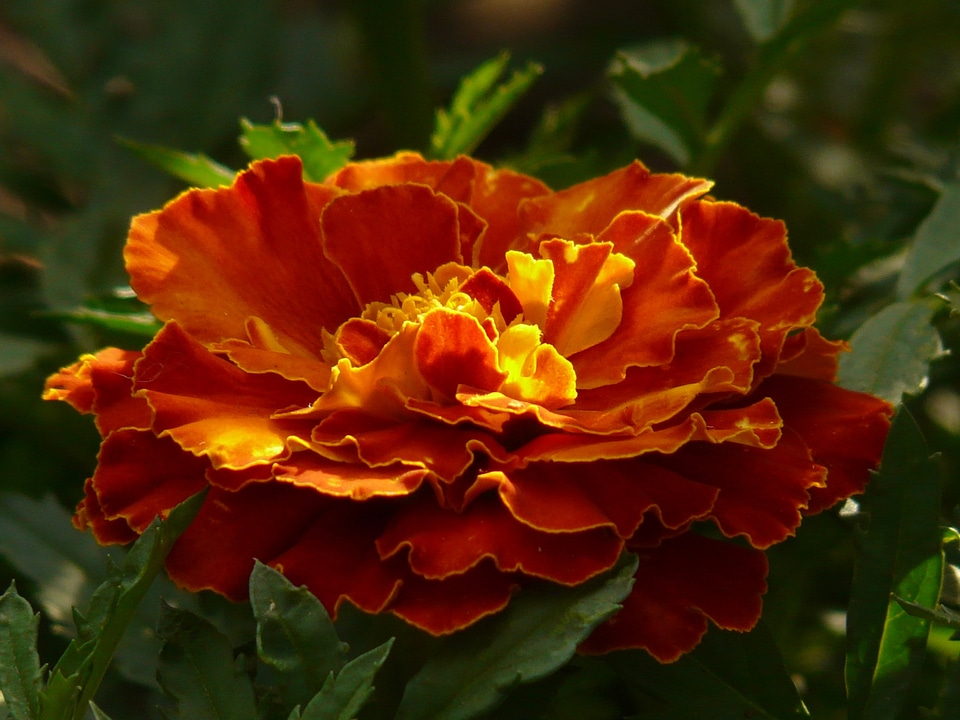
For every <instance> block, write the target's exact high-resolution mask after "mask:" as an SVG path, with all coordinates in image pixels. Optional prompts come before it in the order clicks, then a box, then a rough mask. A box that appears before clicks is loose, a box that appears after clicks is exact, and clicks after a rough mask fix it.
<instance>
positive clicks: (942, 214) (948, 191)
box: [897, 182, 960, 298]
mask: <svg viewBox="0 0 960 720" xmlns="http://www.w3.org/2000/svg"><path fill="white" fill-rule="evenodd" d="M957 263H960V183H956V182H954V183H948V184H947V185H945V186H944V188H943V192H942V193H941V194H940V198H939V199H938V200H937V202H936V204H935V205H934V206H933V210H931V211H930V214H929V215H927V217H926V218H924V220H923V222H921V223H920V225H919V226H918V227H917V233H916V235H915V236H914V239H913V242H912V243H911V244H910V248H909V249H908V250H907V259H906V261H905V262H904V265H903V270H902V271H901V272H900V279H899V281H898V282H897V295H898V296H900V297H901V298H906V297H909V296H911V295H913V294H915V293H917V292H919V291H920V290H922V289H923V286H924V285H925V284H926V283H927V282H928V281H930V280H931V279H933V278H934V277H935V276H937V275H939V274H941V273H943V272H944V271H946V270H947V269H948V268H950V267H951V266H954V265H956V264H957Z"/></svg>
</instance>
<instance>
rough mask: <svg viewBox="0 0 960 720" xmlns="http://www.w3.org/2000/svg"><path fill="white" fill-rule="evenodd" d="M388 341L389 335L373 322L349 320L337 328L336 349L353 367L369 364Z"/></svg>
mask: <svg viewBox="0 0 960 720" xmlns="http://www.w3.org/2000/svg"><path fill="white" fill-rule="evenodd" d="M389 340H390V335H389V333H387V331H386V330H384V329H383V328H381V327H380V326H379V325H377V324H376V323H375V322H373V320H365V319H363V318H350V319H349V320H347V321H346V322H345V323H344V324H343V325H341V326H340V327H339V328H337V335H336V342H337V347H338V348H339V349H340V352H342V353H343V356H344V357H346V358H348V359H349V360H350V362H352V363H353V364H354V365H366V364H367V363H368V362H371V361H372V360H373V359H374V358H376V357H377V355H379V354H380V351H381V350H383V347H384V345H386V344H387V342H388V341H389ZM324 389H326V388H324Z"/></svg>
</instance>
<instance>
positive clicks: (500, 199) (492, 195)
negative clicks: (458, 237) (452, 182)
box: [470, 167, 550, 272]
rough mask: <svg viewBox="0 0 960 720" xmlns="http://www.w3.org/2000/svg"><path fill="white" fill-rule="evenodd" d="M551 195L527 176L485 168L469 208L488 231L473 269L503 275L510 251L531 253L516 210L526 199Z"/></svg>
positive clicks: (478, 247)
mask: <svg viewBox="0 0 960 720" xmlns="http://www.w3.org/2000/svg"><path fill="white" fill-rule="evenodd" d="M549 192H550V189H549V188H548V187H547V186H546V185H544V184H543V183H542V182H540V181H539V180H537V179H536V178H532V177H530V176H528V175H522V174H520V173H517V172H513V171H512V170H493V169H491V168H489V167H486V168H484V171H483V172H482V173H480V175H479V176H478V178H477V182H476V185H475V187H474V193H473V197H472V198H471V200H470V206H471V207H472V208H473V209H474V210H475V211H476V212H477V214H478V215H479V216H480V217H482V218H483V219H484V220H485V221H486V223H487V229H486V232H484V234H483V237H482V238H481V239H480V241H479V242H478V243H477V244H476V245H474V248H473V254H472V256H471V260H472V261H473V265H474V267H488V268H491V269H493V270H496V271H497V272H500V271H502V270H503V269H504V257H505V255H506V253H507V251H508V250H523V251H527V250H532V249H533V243H532V241H531V240H530V238H529V236H528V235H527V231H526V229H525V228H524V227H523V224H522V222H521V219H520V214H519V212H518V210H517V209H518V208H519V207H520V206H521V205H522V204H523V202H524V201H525V200H527V199H529V198H535V197H543V196H546V195H548V194H549Z"/></svg>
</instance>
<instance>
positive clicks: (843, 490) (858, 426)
mask: <svg viewBox="0 0 960 720" xmlns="http://www.w3.org/2000/svg"><path fill="white" fill-rule="evenodd" d="M757 392H758V394H761V393H762V394H763V395H767V396H769V397H771V398H772V399H773V401H774V402H776V404H777V409H778V410H779V411H780V414H781V415H782V416H783V420H784V424H785V426H786V427H789V428H790V429H791V430H793V431H795V432H796V433H797V434H799V435H800V437H801V438H802V439H803V442H804V443H805V444H806V446H807V447H808V448H810V453H811V455H812V457H813V461H814V462H815V463H817V464H818V465H822V466H824V467H825V468H826V469H827V478H826V487H814V488H811V489H810V503H809V505H808V507H807V509H806V513H807V514H813V513H818V512H820V511H821V510H824V509H826V508H828V507H831V506H832V505H834V504H835V503H836V502H837V501H838V500H841V499H843V498H846V497H849V496H850V495H854V494H856V493H860V492H863V489H864V488H865V487H866V485H867V480H868V479H869V477H870V470H871V469H872V468H874V467H876V465H877V463H878V462H879V461H880V455H881V453H882V452H883V444H884V442H885V440H886V437H887V432H888V431H889V429H890V418H891V417H892V415H893V407H892V406H891V405H890V404H889V403H887V402H886V401H884V400H881V399H880V398H876V397H874V396H872V395H867V394H865V393H858V392H853V391H852V390H845V389H844V388H841V387H837V386H836V385H832V384H831V383H828V382H824V381H822V380H814V379H810V378H802V377H791V376H789V375H774V376H773V377H771V378H768V379H767V380H765V381H764V382H763V384H762V385H761V386H760V388H758V390H757Z"/></svg>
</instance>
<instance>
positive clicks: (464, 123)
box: [430, 52, 543, 160]
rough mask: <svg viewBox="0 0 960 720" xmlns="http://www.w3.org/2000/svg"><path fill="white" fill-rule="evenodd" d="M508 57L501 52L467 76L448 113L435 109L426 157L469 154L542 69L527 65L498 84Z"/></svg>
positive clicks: (508, 55) (508, 59) (450, 158)
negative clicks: (428, 152) (428, 153)
mask: <svg viewBox="0 0 960 720" xmlns="http://www.w3.org/2000/svg"><path fill="white" fill-rule="evenodd" d="M509 62H510V54H509V53H507V52H502V53H500V54H499V55H497V57H495V58H493V59H491V60H488V61H487V62H485V63H483V64H482V65H480V67H478V68H477V69H476V70H474V71H473V72H471V73H470V74H469V75H467V76H466V77H465V78H464V79H463V80H462V81H461V82H460V86H459V87H458V88H457V92H456V93H455V94H454V96H453V100H452V101H451V103H450V108H449V110H444V109H439V110H437V117H436V121H435V123H434V130H433V134H432V135H431V136H430V155H431V156H432V157H434V158H436V159H438V160H452V159H453V158H455V157H456V156H457V155H460V154H470V153H471V152H473V150H474V149H475V148H476V147H477V146H478V145H479V144H480V142H481V141H482V140H483V139H484V138H485V137H486V136H487V134H488V133H489V132H490V131H491V130H492V129H493V128H494V126H496V124H497V123H498V122H500V120H501V119H502V118H503V117H504V115H506V114H507V112H509V110H510V108H511V107H513V105H514V103H516V102H517V100H519V99H520V98H521V97H522V96H523V94H524V93H525V92H526V91H527V90H528V89H529V88H530V86H531V85H532V84H533V81H534V80H536V79H537V77H539V75H540V73H542V72H543V68H542V67H541V66H540V65H537V64H536V63H533V62H530V63H527V65H526V66H525V67H524V68H523V70H516V71H514V73H513V75H511V76H510V79H509V80H507V81H506V82H504V83H501V84H500V85H497V81H498V80H499V79H500V77H501V76H502V75H503V73H504V71H506V69H507V63H509Z"/></svg>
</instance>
